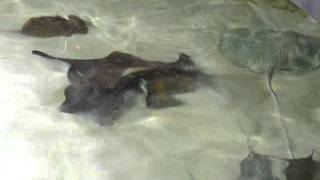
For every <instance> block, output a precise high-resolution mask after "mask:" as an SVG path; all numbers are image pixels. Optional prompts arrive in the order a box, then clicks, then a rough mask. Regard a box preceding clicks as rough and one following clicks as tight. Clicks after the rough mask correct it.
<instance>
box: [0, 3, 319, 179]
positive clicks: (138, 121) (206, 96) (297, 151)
mask: <svg viewBox="0 0 320 180" xmlns="http://www.w3.org/2000/svg"><path fill="white" fill-rule="evenodd" d="M228 2H229V1H228ZM55 14H60V15H68V14H77V15H79V16H81V17H83V18H84V19H87V20H90V21H91V22H92V24H93V27H91V29H90V33H89V34H88V35H84V36H83V35H75V36H72V37H70V38H65V37H58V38H50V39H39V38H32V37H26V36H23V35H20V34H18V33H16V32H14V31H17V30H19V29H20V28H21V26H22V24H23V23H24V22H25V21H26V20H27V19H28V18H30V17H32V16H40V15H55ZM0 20H1V22H2V24H3V25H2V26H1V27H0V31H1V33H0V42H1V43H2V45H1V47H0V64H1V65H0V81H1V84H0V89H1V94H0V109H1V112H2V118H1V121H0V123H1V126H0V127H1V131H0V143H1V148H0V157H1V160H2V161H0V167H1V169H2V172H3V173H1V175H0V177H1V176H2V177H3V178H2V179H7V180H9V179H12V180H15V179H30V180H31V179H32V180H34V179H37V180H38V179H54V180H62V179H67V180H73V179H81V180H86V179H88V180H99V179H104V180H105V179H110V180H135V179H139V180H144V179H146V180H147V179H148V180H149V179H159V180H160V179H166V180H171V179H172V180H180V179H181V180H186V179H196V180H209V179H215V177H219V178H218V179H221V180H234V179H237V178H238V177H239V174H240V168H239V163H240V161H241V160H242V159H244V158H245V157H246V156H247V154H248V152H249V149H248V144H247V143H248V142H247V136H248V137H249V144H250V146H251V147H252V148H253V149H254V150H255V151H256V152H259V153H262V154H268V155H274V156H277V157H283V158H289V154H288V149H287V145H286V143H285V142H286V138H285V137H284V135H283V128H282V126H283V125H284V126H285V128H286V130H287V131H288V136H289V139H290V141H291V142H292V146H293V153H294V155H295V157H305V156H308V155H309V154H310V153H311V151H312V150H314V151H315V157H317V156H319V155H318V153H319V152H320V145H319V143H318V142H319V138H320V132H319V130H318V129H319V127H320V111H319V107H320V103H319V100H318V99H319V98H320V93H319V91H318V87H319V86H318V83H317V82H318V79H319V76H320V72H318V71H314V72H310V73H305V74H294V73H289V72H286V73H276V74H275V77H274V79H273V87H274V89H275V91H276V92H277V94H278V96H279V99H280V102H281V108H282V109H281V111H282V114H281V115H282V116H283V118H284V119H285V122H284V124H282V123H281V122H280V121H279V114H278V110H277V108H276V104H275V101H274V99H273V97H272V95H271V94H270V92H269V91H268V87H267V81H266V75H265V74H258V75H257V74H253V73H251V72H248V71H246V70H245V69H240V68H237V67H234V66H233V65H232V64H229V63H228V62H227V61H226V60H225V59H224V58H223V57H222V56H221V55H220V53H219V51H218V48H217V44H218V41H219V37H220V36H221V33H222V32H223V31H224V30H225V28H227V27H228V28H229V27H256V26H259V27H266V28H272V29H275V30H294V31H297V32H300V33H303V34H308V35H313V36H318V35H319V32H320V28H319V27H320V26H319V24H317V23H316V22H314V21H312V20H310V19H309V18H305V17H302V16H300V15H299V14H294V13H290V12H286V11H283V10H280V9H273V8H272V7H268V6H265V7H263V6H259V7H257V6H255V5H253V4H247V3H234V2H230V3H227V4H226V3H225V2H224V1H222V0H221V1H219V0H216V1H210V0H201V1H191V0H184V1H182V0H175V1H171V0H162V1H160V0H150V1H144V0H137V1H135V2H132V1H130V0H121V1H120V0H108V1H106V0H92V1H84V0H78V1H68V0H56V1H50V2H49V1H41V0H32V1H28V0H14V1H12V0H2V1H1V3H0ZM34 49H37V50H43V51H45V52H48V53H50V54H53V55H57V56H62V57H74V58H96V57H103V56H106V55H107V54H109V53H110V52H111V51H113V50H120V51H125V52H129V53H132V54H135V55H137V56H140V57H143V58H145V59H151V60H161V61H165V62H171V61H174V60H175V59H176V58H177V56H178V54H179V52H185V53H187V54H189V55H190V56H192V58H193V60H194V61H195V63H196V64H197V65H198V66H199V67H201V68H202V69H203V70H204V71H206V72H208V73H210V74H213V75H215V76H216V78H215V79H214V81H215V86H214V87H201V88H200V89H199V90H198V91H196V92H195V93H188V94H182V95H179V96H178V98H179V99H182V100H183V101H185V102H186V104H185V105H184V106H180V107H175V108H168V109H163V110H149V109H146V108H145V107H144V102H143V101H142V100H141V101H140V103H139V104H138V105H137V106H135V107H134V108H133V109H130V110H128V112H126V113H125V114H124V115H123V116H122V117H121V119H120V120H118V121H117V122H116V123H115V124H114V125H113V126H111V127H100V126H99V125H98V124H97V123H96V122H94V121H92V120H91V119H90V118H88V117H80V116H76V115H71V114H65V113H60V112H59V111H58V109H57V107H58V106H59V105H60V104H61V102H62V101H63V100H64V95H63V89H64V88H65V87H66V86H67V84H68V81H67V77H66V70H67V68H68V67H67V65H66V64H63V63H59V62H52V61H47V60H44V59H43V58H41V57H37V56H34V55H32V54H31V51H32V50H34ZM4 177H5V178H4Z"/></svg>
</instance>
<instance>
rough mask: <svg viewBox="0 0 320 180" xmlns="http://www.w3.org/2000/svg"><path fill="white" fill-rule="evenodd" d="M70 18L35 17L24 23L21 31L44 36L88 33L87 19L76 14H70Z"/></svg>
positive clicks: (30, 34)
mask: <svg viewBox="0 0 320 180" xmlns="http://www.w3.org/2000/svg"><path fill="white" fill-rule="evenodd" d="M68 18H69V19H65V18H63V17H61V16H42V17H34V18H31V19H29V20H28V21H27V22H26V23H25V24H24V25H23V27H22V29H21V32H22V33H23V34H26V35H29V36H34V37H42V38H46V37H54V36H71V35H73V34H87V33H88V27H87V24H88V23H87V22H86V21H84V20H82V19H81V18H79V17H78V16H75V15H69V16H68Z"/></svg>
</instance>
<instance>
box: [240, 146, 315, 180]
mask: <svg viewBox="0 0 320 180" xmlns="http://www.w3.org/2000/svg"><path fill="white" fill-rule="evenodd" d="M319 172H320V166H319V162H316V161H315V160H314V159H313V156H312V155H310V156H308V157H305V158H298V159H283V158H277V157H273V156H267V155H262V154H258V153H255V152H252V151H250V153H249V155H248V156H247V157H246V158H245V159H243V160H242V161H241V163H240V177H239V178H238V180H280V178H281V176H284V177H286V179H287V180H314V178H315V177H316V174H317V173H319Z"/></svg>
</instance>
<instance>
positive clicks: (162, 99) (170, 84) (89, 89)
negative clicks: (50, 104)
mask: <svg viewBox="0 0 320 180" xmlns="http://www.w3.org/2000/svg"><path fill="white" fill-rule="evenodd" d="M33 54H36V55H40V56H43V57H46V58H50V59H55V60H60V61H63V62H66V63H68V64H69V65H70V68H69V70H68V79H69V81H70V86H68V87H67V88H66V89H65V96H66V99H65V101H64V103H63V104H62V105H61V110H62V111H63V112H69V113H77V112H93V113H94V114H96V115H98V116H99V117H101V118H100V119H104V118H108V119H112V120H113V119H116V118H117V117H119V116H120V115H121V112H122V110H123V109H125V108H129V107H131V106H132V105H133V104H134V102H135V99H136V96H137V95H138V94H142V95H145V97H146V106H147V107H150V108H165V107H172V106H178V105H180V104H182V102H181V101H179V100H176V99H175V98H174V97H173V95H175V94H179V93H186V92H192V91H194V90H195V89H196V87H197V85H198V80H200V79H202V80H206V79H210V78H211V76H210V75H207V74H205V73H202V72H200V71H199V70H197V69H196V67H195V65H194V63H193V62H192V60H191V59H190V57H189V56H188V55H186V54H184V53H181V54H180V56H179V59H178V60H177V61H175V62H172V63H163V62H160V61H147V60H143V59H141V58H139V57H136V56H133V55H131V54H127V53H122V52H118V51H115V52H112V53H111V54H109V55H108V56H106V57H105V58H101V59H91V60H75V59H67V58H58V57H53V56H50V55H48V54H46V53H43V52H40V51H33ZM130 68H134V69H135V71H133V72H131V73H128V74H124V73H125V71H127V70H128V69H130Z"/></svg>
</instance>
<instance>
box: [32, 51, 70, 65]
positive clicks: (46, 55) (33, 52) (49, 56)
mask: <svg viewBox="0 0 320 180" xmlns="http://www.w3.org/2000/svg"><path fill="white" fill-rule="evenodd" d="M32 54H34V55H38V56H42V57H45V58H48V59H55V60H59V61H63V62H66V63H68V64H72V63H73V62H74V60H72V59H67V58H60V57H55V56H51V55H49V54H47V53H45V52H42V51H38V50H33V51H32Z"/></svg>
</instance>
